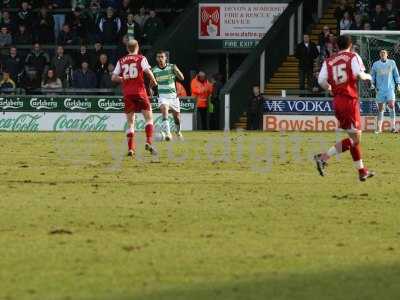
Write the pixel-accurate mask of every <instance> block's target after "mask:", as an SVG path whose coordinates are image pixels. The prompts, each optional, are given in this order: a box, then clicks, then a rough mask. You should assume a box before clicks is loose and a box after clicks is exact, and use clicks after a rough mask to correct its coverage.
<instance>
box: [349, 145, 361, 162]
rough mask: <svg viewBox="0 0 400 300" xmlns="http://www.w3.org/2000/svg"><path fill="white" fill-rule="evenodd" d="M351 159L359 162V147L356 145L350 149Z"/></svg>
mask: <svg viewBox="0 0 400 300" xmlns="http://www.w3.org/2000/svg"><path fill="white" fill-rule="evenodd" d="M350 152H351V157H353V161H359V160H361V146H360V144H357V145H355V146H353V147H351V148H350Z"/></svg>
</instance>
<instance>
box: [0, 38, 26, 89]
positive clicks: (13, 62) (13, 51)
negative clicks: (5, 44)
mask: <svg viewBox="0 0 400 300" xmlns="http://www.w3.org/2000/svg"><path fill="white" fill-rule="evenodd" d="M2 69H3V70H7V71H8V72H9V73H10V77H11V79H12V80H13V81H14V82H18V81H19V76H20V74H21V73H22V71H23V64H22V59H21V58H20V57H19V55H18V53H17V48H16V47H14V46H11V47H10V54H9V55H8V56H6V57H5V58H4V61H3V65H2Z"/></svg>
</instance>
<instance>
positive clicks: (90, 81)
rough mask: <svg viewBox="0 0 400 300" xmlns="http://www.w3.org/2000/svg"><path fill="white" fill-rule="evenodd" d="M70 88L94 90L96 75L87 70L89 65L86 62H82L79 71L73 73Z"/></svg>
mask: <svg viewBox="0 0 400 300" xmlns="http://www.w3.org/2000/svg"><path fill="white" fill-rule="evenodd" d="M72 86H73V87H74V88H76V89H95V88H96V86H97V81H96V74H94V72H93V71H92V70H90V69H89V63H88V62H87V61H84V62H82V65H81V69H78V70H76V71H75V72H74V76H73V84H72Z"/></svg>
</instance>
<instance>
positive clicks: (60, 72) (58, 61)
mask: <svg viewBox="0 0 400 300" xmlns="http://www.w3.org/2000/svg"><path fill="white" fill-rule="evenodd" d="M72 66H73V61H72V59H71V57H70V56H69V55H68V54H65V53H64V47H63V46H58V47H57V49H56V54H55V56H54V57H53V59H52V60H51V67H52V68H53V71H54V72H55V73H56V76H57V78H59V79H60V80H61V82H62V84H63V86H64V87H68V82H67V79H68V78H69V75H70V72H71V70H72Z"/></svg>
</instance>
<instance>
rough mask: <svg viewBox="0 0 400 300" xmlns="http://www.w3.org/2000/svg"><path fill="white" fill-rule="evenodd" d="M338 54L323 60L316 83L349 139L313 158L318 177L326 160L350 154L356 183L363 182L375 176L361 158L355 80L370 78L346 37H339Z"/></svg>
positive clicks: (359, 123) (322, 172) (323, 171)
mask: <svg viewBox="0 0 400 300" xmlns="http://www.w3.org/2000/svg"><path fill="white" fill-rule="evenodd" d="M337 43H338V46H339V52H338V53H337V54H335V55H333V56H332V57H330V58H328V59H327V60H325V62H324V63H323V65H322V68H321V71H320V74H319V77H318V83H319V84H320V86H321V87H322V88H324V89H325V90H328V91H330V92H331V93H332V95H333V108H334V110H335V116H336V118H337V119H338V121H339V127H340V128H341V129H343V130H346V131H347V133H348V135H349V138H347V139H344V140H342V141H341V142H339V143H337V144H336V145H335V146H333V147H331V148H330V149H329V150H328V151H327V152H325V153H321V154H318V155H315V156H314V160H315V162H316V164H317V169H318V171H319V173H320V175H321V176H324V175H325V168H326V166H327V161H328V159H329V158H330V157H332V156H334V155H337V154H338V153H342V152H345V151H348V150H350V153H351V156H352V158H353V161H354V165H355V167H356V168H357V170H358V173H359V179H360V180H361V181H365V180H367V178H370V177H372V176H374V175H375V173H374V172H371V171H368V169H367V168H366V167H364V164H363V161H362V158H361V145H360V142H361V117H360V102H359V97H358V89H357V80H359V79H360V80H369V81H371V79H372V78H371V75H370V74H367V73H365V67H364V64H363V62H362V60H361V58H360V56H359V55H358V54H357V53H354V52H352V51H351V49H352V47H353V43H352V41H351V37H350V36H349V35H342V36H340V37H339V38H338V40H337Z"/></svg>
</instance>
